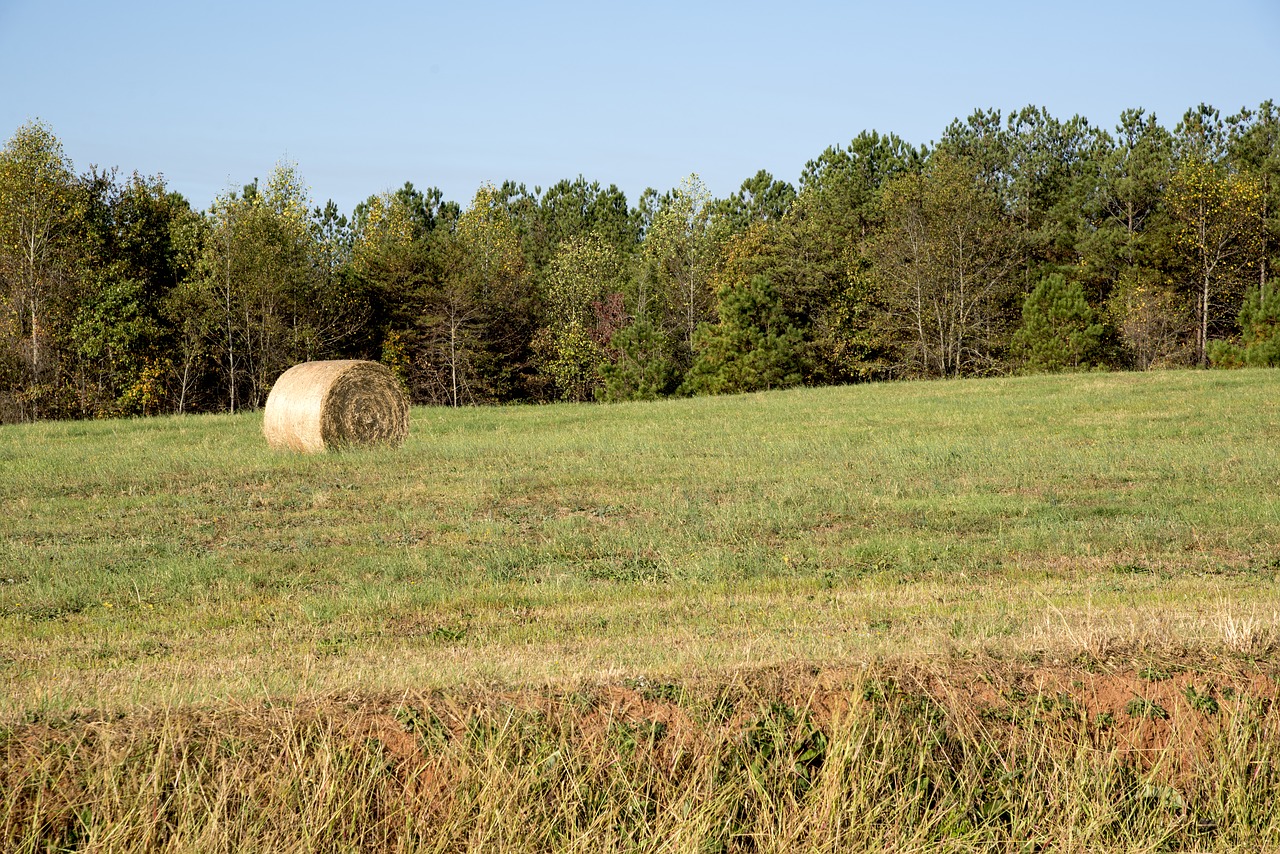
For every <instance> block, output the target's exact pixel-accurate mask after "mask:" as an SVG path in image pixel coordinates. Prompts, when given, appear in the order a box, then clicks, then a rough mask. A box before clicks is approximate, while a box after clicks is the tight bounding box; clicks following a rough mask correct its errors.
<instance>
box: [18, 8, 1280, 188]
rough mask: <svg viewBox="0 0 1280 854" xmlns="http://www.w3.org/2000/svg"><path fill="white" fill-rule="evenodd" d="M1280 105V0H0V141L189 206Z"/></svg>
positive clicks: (693, 163)
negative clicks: (867, 134) (1073, 119)
mask: <svg viewBox="0 0 1280 854" xmlns="http://www.w3.org/2000/svg"><path fill="white" fill-rule="evenodd" d="M1268 98H1272V99H1277V100H1280V2H1277V0H1217V2H1213V3H1205V2H1194V3H1193V2H1182V0H1174V2H1155V1H1154V0H1134V2H1125V0H1109V2H1098V0H1078V2H1073V3H1066V4H1062V5H1061V6H1058V7H1056V8H1053V7H1050V5H1049V4H1047V3H1036V2H1028V0H1022V2H986V3H983V2H969V3H965V2H957V0H951V2H944V1H943V0H921V2H916V3H912V4H891V3H888V2H883V0H882V2H876V3H871V2H861V0H859V1H858V2H846V3H837V2H816V0H790V1H789V2H785V3H784V2H776V3H754V2H737V3H713V2H697V0H686V2H656V3H627V4H624V3H619V2H596V3H567V2H565V3H543V4H537V3H517V2H476V3H462V2H454V3H438V2H424V3H414V4H410V3H404V4H401V3H391V2H378V0H373V2H365V3H363V4H355V3H329V2H311V3H302V2H296V3H294V2H277V3H271V2H241V0H226V2H218V3H200V4H195V3H191V4H188V3H183V2H175V0H168V2H141V0H119V1H118V2H111V3H105V2H60V0H0V138H4V139H7V138H8V137H9V136H10V135H11V134H12V133H13V131H14V130H16V129H17V128H18V127H19V126H20V125H21V124H22V123H23V122H25V121H27V120H30V119H34V118H39V119H41V120H43V121H45V122H46V123H47V124H48V125H49V126H50V127H51V128H52V130H53V131H54V133H55V134H57V135H58V137H59V138H60V139H61V140H62V142H63V144H64V146H65V149H66V153H67V154H68V155H69V156H70V157H71V158H72V160H73V161H74V163H75V165H76V167H77V169H80V170H84V169H87V168H88V167H89V165H90V164H97V165H99V166H118V167H120V168H121V170H122V171H124V172H126V173H127V172H130V171H133V170H135V169H136V170H138V171H140V172H143V173H145V174H155V173H163V174H164V176H165V177H166V179H167V181H168V183H169V185H170V186H171V187H172V188H173V189H176V190H178V191H180V192H182V193H183V194H185V195H186V196H187V197H188V198H189V199H190V200H191V201H192V203H193V204H195V205H196V206H197V207H201V208H203V207H207V206H208V204H209V202H210V201H212V199H213V197H214V196H215V195H216V194H218V193H219V192H223V191H225V190H226V189H227V188H229V187H239V186H240V185H241V184H244V183H246V182H248V181H250V180H252V179H253V178H254V177H255V176H261V177H264V178H265V177H266V175H267V173H268V172H270V170H271V168H272V166H273V164H274V163H275V162H276V161H278V160H280V159H282V158H285V159H289V160H293V161H296V162H297V164H298V168H299V170H300V172H301V173H302V175H303V176H304V177H305V178H306V180H307V182H308V184H309V185H310V187H311V192H312V195H313V197H314V199H315V200H316V201H318V202H323V201H324V200H325V199H326V198H333V199H334V200H335V201H336V202H338V204H339V206H340V207H341V208H342V209H343V210H344V211H350V209H351V208H352V207H353V206H354V205H355V204H356V203H357V202H358V201H360V200H362V199H363V198H365V197H366V196H368V195H370V194H371V193H375V192H379V191H381V190H386V189H394V188H395V187H398V186H400V185H401V184H403V183H404V182H405V181H406V180H411V181H413V182H414V183H415V184H416V185H418V186H419V187H424V188H425V187H428V186H432V185H434V186H438V187H440V188H441V189H442V190H444V192H445V195H446V197H448V198H451V199H454V200H457V201H459V202H461V203H463V204H464V205H465V203H466V202H467V201H469V200H470V198H471V196H472V195H473V193H474V191H475V189H476V188H477V187H478V186H479V185H480V184H481V183H482V182H484V181H493V182H495V183H498V182H501V181H502V180H504V179H507V178H511V179H514V180H516V181H519V182H523V183H525V184H527V185H529V186H530V187H533V186H535V185H541V186H543V187H546V186H547V185H549V184H551V183H554V182H555V181H557V180H559V179H560V178H573V177H575V176H577V175H578V174H580V173H581V174H583V175H584V176H585V177H586V178H588V179H589V180H598V181H600V182H601V183H602V184H606V185H607V184H610V183H616V184H617V185H618V186H619V187H621V188H622V189H623V190H624V191H625V192H626V194H627V198H628V199H629V200H630V201H632V202H634V201H635V200H636V198H637V197H638V195H639V193H640V192H641V191H642V190H643V189H644V188H645V187H646V186H652V187H655V188H657V189H659V190H666V189H669V188H671V187H673V186H675V185H676V184H678V183H679V181H680V179H681V178H682V177H683V176H685V175H687V174H689V173H690V172H697V173H698V174H699V175H700V176H701V177H702V178H703V180H704V181H705V182H706V184H707V186H708V187H709V189H710V190H711V191H712V192H713V193H714V194H716V195H717V196H724V195H727V194H729V193H732V192H734V191H735V190H736V189H737V188H738V186H739V185H740V184H741V182H742V181H743V179H745V178H747V177H749V176H750V175H753V174H754V173H755V172H756V170H758V169H762V168H763V169H768V170H769V171H771V172H772V173H773V174H774V175H775V176H776V177H779V178H782V179H785V180H788V181H792V182H795V181H796V180H797V178H798V176H799V174H800V170H801V169H802V168H803V166H804V164H805V162H806V161H807V160H809V159H811V158H813V157H816V156H817V155H818V154H820V153H821V152H822V151H823V150H824V149H825V148H826V147H827V146H828V145H833V144H844V143H847V142H848V141H849V140H850V139H851V138H852V137H854V136H855V135H857V133H858V132H859V131H861V130H863V129H876V130H880V131H882V132H885V131H893V132H896V133H898V134H899V135H900V136H902V137H904V138H906V139H907V140H908V141H910V142H913V143H928V142H930V141H932V140H934V139H936V138H938V136H940V135H941V133H942V131H943V130H944V129H945V127H946V126H947V124H949V123H950V121H951V120H952V119H955V118H961V117H964V116H967V115H968V114H969V113H971V112H972V111H973V110H974V109H975V108H986V107H994V108H998V109H1001V110H1003V111H1006V112H1007V111H1008V110H1010V109H1016V108H1018V107H1022V106H1025V105H1027V104H1035V105H1040V106H1044V107H1046V108H1048V110H1049V111H1050V112H1051V113H1052V114H1054V115H1055V116H1058V117H1060V118H1067V117H1070V116H1071V115H1074V114H1080V115H1083V116H1086V117H1087V118H1089V119H1090V120H1091V121H1092V122H1094V123H1095V124H1101V125H1103V126H1105V127H1108V128H1110V127H1112V126H1114V125H1115V123H1116V121H1117V119H1118V117H1119V114H1120V112H1121V110H1123V109H1125V108H1126V107H1131V106H1142V107H1145V108H1146V109H1147V110H1148V111H1150V112H1154V113H1155V114H1156V115H1157V116H1158V117H1159V118H1160V119H1161V121H1162V122H1164V123H1165V124H1166V126H1168V127H1172V126H1173V125H1174V124H1175V123H1176V122H1177V120H1178V118H1179V117H1180V116H1181V115H1182V113H1183V112H1184V111H1185V110H1186V109H1187V108H1188V107H1191V106H1194V105H1196V104H1198V103H1200V102H1202V101H1203V102H1207V103H1210V104H1213V105H1214V106H1216V107H1218V108H1219V109H1221V110H1222V111H1223V113H1224V114H1226V113H1233V112H1235V111H1237V110H1238V109H1239V108H1240V107H1242V106H1250V107H1252V106H1257V105H1258V104H1259V103H1260V102H1262V101H1263V100H1266V99H1268Z"/></svg>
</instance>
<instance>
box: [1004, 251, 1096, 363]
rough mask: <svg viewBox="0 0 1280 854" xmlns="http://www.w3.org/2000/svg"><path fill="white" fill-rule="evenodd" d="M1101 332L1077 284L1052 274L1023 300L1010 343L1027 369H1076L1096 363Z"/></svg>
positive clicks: (1042, 280) (1059, 275)
mask: <svg viewBox="0 0 1280 854" xmlns="http://www.w3.org/2000/svg"><path fill="white" fill-rule="evenodd" d="M1102 335H1103V330H1102V325H1101V324H1100V323H1097V322H1095V314H1094V311H1093V309H1092V308H1091V307H1090V306H1089V304H1088V303H1087V302H1086V301H1085V298H1084V289H1083V288H1081V287H1080V283H1079V282H1074V281H1073V282H1068V281H1067V279H1066V277H1065V276H1063V275H1062V274H1060V273H1054V274H1052V275H1050V276H1046V277H1045V278H1043V279H1041V280H1040V283H1039V284H1038V285H1036V287H1035V290H1033V291H1032V292H1031V293H1029V294H1027V297H1026V299H1025V300H1024V301H1023V303H1022V327H1021V328H1020V329H1019V330H1018V331H1017V333H1015V334H1014V337H1013V346H1014V350H1015V351H1016V352H1017V353H1018V354H1019V355H1020V356H1021V357H1022V358H1023V359H1024V360H1025V362H1026V365H1027V368H1028V369H1029V370H1031V371H1050V372H1052V371H1062V370H1068V369H1079V368H1087V367H1089V366H1091V365H1093V364H1095V363H1096V361H1097V357H1098V354H1099V350H1100V348H1101V346H1102Z"/></svg>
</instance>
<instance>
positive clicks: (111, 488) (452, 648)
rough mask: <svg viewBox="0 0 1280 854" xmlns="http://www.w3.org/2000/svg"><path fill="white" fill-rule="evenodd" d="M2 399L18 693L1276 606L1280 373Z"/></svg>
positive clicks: (1060, 638)
mask: <svg viewBox="0 0 1280 854" xmlns="http://www.w3.org/2000/svg"><path fill="white" fill-rule="evenodd" d="M259 431H260V417H259V416H256V415H237V416H234V417H226V416H220V417H187V418H162V419H151V420H140V421H108V422H95V423H85V422H77V423H57V424H38V425H32V426H20V427H6V428H3V429H0V505H2V506H3V507H4V508H5V513H4V516H3V519H2V520H0V526H2V528H0V530H2V532H3V537H2V538H0V566H3V567H4V568H5V569H4V572H3V579H0V580H2V583H0V653H2V655H0V671H2V673H3V677H4V679H5V681H6V683H7V684H8V686H9V690H8V691H7V692H6V693H5V695H4V697H3V698H2V699H0V702H2V703H3V707H2V708H0V714H5V715H12V714H14V713H18V712H20V711H21V710H24V709H29V708H32V707H35V706H39V707H52V708H58V707H78V706H83V705H90V706H95V707H102V708H120V707H125V708H127V707H129V706H130V705H133V704H137V703H154V702H175V701H181V702H200V701H203V700H205V699H207V698H211V697H225V696H228V695H230V696H235V697H248V696H259V695H261V694H263V693H264V692H265V693H268V694H280V693H284V694H290V695H292V694H295V693H298V692H316V691H335V690H345V689H361V690H369V689H372V690H384V689H386V690H391V689H396V688H400V687H405V686H413V687H432V686H447V685H456V684H464V683H473V682H477V681H480V682H492V681H494V680H497V681H500V682H508V683H521V684H525V683H533V684H543V683H553V684H563V683H569V682H572V681H574V680H578V679H581V678H597V677H604V678H611V677H617V678H621V677H633V676H636V675H640V674H644V675H650V676H657V677H667V676H672V675H678V674H688V673H690V672H698V673H716V672H723V671H728V670H733V669H736V668H741V667H750V666H758V665H766V664H770V663H776V662H784V661H792V660H797V659H799V660H817V661H841V660H848V659H857V660H866V659H872V658H876V657H891V658H896V657H906V658H916V657H921V656H936V655H938V654H945V655H964V654H969V653H973V652H976V651H983V650H988V651H992V650H994V651H998V652H1000V653H1001V654H1004V655H1034V654H1041V653H1046V654H1050V655H1057V654H1059V653H1061V654H1064V655H1071V654H1074V652H1076V651H1079V649H1081V648H1086V647H1088V646H1089V645H1091V644H1095V645H1096V644H1099V643H1106V642H1109V641H1110V640H1115V639H1117V638H1118V639H1125V638H1128V639H1133V638H1134V637H1141V636H1152V637H1161V638H1167V639H1176V640H1177V641H1178V642H1179V643H1182V644H1187V645H1191V646H1197V645H1205V644H1207V645H1213V644H1215V643H1218V642H1219V641H1220V640H1221V635H1222V632H1223V631H1224V630H1226V629H1228V628H1229V627H1231V626H1234V625H1238V624H1240V623H1242V622H1247V621H1250V620H1253V625H1258V624H1259V623H1260V621H1267V622H1269V621H1270V620H1271V619H1272V617H1273V609H1274V606H1275V603H1276V601H1277V600H1276V593H1277V587H1276V576H1277V572H1278V571H1280V454H1278V453H1277V451H1276V442H1277V438H1278V437H1280V373H1276V372H1266V371H1262V372H1249V371H1241V372H1230V373H1227V372H1214V373H1200V372H1180V373H1157V374H1115V375H1083V376H1063V377H1043V378H1023V379H1006V380H988V381H965V382H941V383H912V384H908V383H901V384H893V385H871V386H862V387H852V388H835V389H820V390H802V391H790V392H782V393H773V394H763V395H749V396H742V397H730V398H700V399H694V400H682V401H667V402H661V403H651V404H637V405H617V406H553V407H545V408H495V409H463V410H456V411H455V410H448V409H418V410H415V411H414V412H413V423H412V429H411V435H410V439H409V441H408V443H407V445H406V446H405V447H404V448H403V449H401V450H399V451H397V452H373V451H369V452H353V453H345V454H340V455H328V456H310V457H307V456H292V455H285V454H279V453H275V452H272V451H270V450H269V449H268V448H267V447H266V446H265V443H264V442H263V441H262V439H261V436H260V432H259Z"/></svg>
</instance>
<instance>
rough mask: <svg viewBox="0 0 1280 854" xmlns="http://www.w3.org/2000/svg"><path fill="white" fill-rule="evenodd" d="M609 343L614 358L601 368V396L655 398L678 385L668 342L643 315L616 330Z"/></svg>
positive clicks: (603, 397) (614, 399)
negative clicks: (602, 383) (602, 382)
mask: <svg viewBox="0 0 1280 854" xmlns="http://www.w3.org/2000/svg"><path fill="white" fill-rule="evenodd" d="M610 346H611V347H612V349H613V350H614V352H615V353H616V358H615V360H614V361H612V362H606V363H605V364H604V365H603V366H602V367H601V375H602V377H603V378H604V389H603V392H602V395H601V399H603V400H607V401H622V400H655V399H657V398H659V397H665V396H666V395H668V394H671V393H672V392H673V391H674V390H675V388H676V386H677V385H678V384H679V383H678V376H679V375H678V374H677V368H676V362H675V359H674V358H673V357H672V355H671V345H670V342H669V341H668V340H667V338H666V336H665V335H663V334H662V330H661V329H659V328H658V327H657V325H656V324H654V323H652V322H651V321H649V320H648V319H647V318H643V317H642V318H638V319H636V320H635V321H633V322H632V323H629V324H627V325H626V326H624V327H622V328H621V329H619V330H618V331H617V332H616V333H615V334H614V336H613V340H612V341H611V342H610Z"/></svg>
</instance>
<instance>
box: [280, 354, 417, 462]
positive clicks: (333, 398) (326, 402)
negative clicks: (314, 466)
mask: <svg viewBox="0 0 1280 854" xmlns="http://www.w3.org/2000/svg"><path fill="white" fill-rule="evenodd" d="M262 432H263V434H264V435H265V436H266V437H267V442H268V443H269V444H270V445H271V447H273V448H279V449H288V450H293V451H306V452H309V453H314V452H317V451H326V450H335V449H339V448H348V447H353V446H366V445H388V446H392V447H395V446H397V445H399V444H400V443H401V442H403V441H404V437H405V436H406V435H407V434H408V432H409V401H408V400H407V399H406V398H405V395H404V392H403V391H402V390H401V388H400V384H399V382H397V380H396V377H395V374H393V373H391V371H390V370H389V369H388V368H387V367H386V366H385V365H380V364H378V363H377V362H364V361H360V360H356V359H339V360H334V361H329V362H303V363H302V364H300V365H294V366H293V367H292V368H290V369H289V370H287V371H285V372H284V373H283V374H281V375H280V379H278V380H276V384H275V386H273V387H272V389H271V394H270V395H269V396H268V397H267V411H266V414H265V416H264V418H263V421H262Z"/></svg>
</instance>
